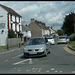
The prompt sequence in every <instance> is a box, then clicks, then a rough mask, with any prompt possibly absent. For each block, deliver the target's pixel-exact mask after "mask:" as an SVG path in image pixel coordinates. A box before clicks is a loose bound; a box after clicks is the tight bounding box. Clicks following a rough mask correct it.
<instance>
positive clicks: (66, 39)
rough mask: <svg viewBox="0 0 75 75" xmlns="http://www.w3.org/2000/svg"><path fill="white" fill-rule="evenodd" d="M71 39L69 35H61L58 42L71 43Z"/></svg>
mask: <svg viewBox="0 0 75 75" xmlns="http://www.w3.org/2000/svg"><path fill="white" fill-rule="evenodd" d="M69 42H70V39H69V37H68V36H59V37H58V40H57V44H59V43H69Z"/></svg>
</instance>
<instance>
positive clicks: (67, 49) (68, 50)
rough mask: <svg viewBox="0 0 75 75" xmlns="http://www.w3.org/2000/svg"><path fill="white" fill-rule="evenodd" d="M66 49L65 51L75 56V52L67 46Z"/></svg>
mask: <svg viewBox="0 0 75 75" xmlns="http://www.w3.org/2000/svg"><path fill="white" fill-rule="evenodd" d="M64 49H65V50H66V51H67V52H68V53H70V54H73V55H75V52H74V51H72V50H70V49H69V48H68V47H66V46H65V47H64Z"/></svg>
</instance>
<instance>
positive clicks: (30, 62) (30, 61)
mask: <svg viewBox="0 0 75 75" xmlns="http://www.w3.org/2000/svg"><path fill="white" fill-rule="evenodd" d="M25 61H29V64H32V59H26V60H23V61H19V62H16V63H13V65H17V64H21V63H23V62H25Z"/></svg>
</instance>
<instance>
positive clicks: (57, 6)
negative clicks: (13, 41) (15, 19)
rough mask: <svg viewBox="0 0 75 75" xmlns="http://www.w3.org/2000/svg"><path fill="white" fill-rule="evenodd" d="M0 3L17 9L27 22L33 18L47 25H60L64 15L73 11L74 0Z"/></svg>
mask: <svg viewBox="0 0 75 75" xmlns="http://www.w3.org/2000/svg"><path fill="white" fill-rule="evenodd" d="M0 4H4V5H6V6H9V7H11V8H12V9H14V10H15V11H17V12H18V13H19V14H20V15H21V16H22V18H23V21H24V20H26V22H25V23H27V24H29V22H30V19H31V18H34V19H36V20H38V21H42V22H45V23H46V24H47V25H48V26H49V25H50V26H51V25H53V24H55V25H59V27H60V26H61V25H62V24H63V20H64V17H65V15H66V14H69V13H70V12H75V1H0ZM56 29H57V28H56Z"/></svg>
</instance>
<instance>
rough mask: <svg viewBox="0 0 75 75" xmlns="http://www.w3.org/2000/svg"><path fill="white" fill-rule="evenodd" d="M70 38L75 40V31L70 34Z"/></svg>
mask: <svg viewBox="0 0 75 75" xmlns="http://www.w3.org/2000/svg"><path fill="white" fill-rule="evenodd" d="M70 40H71V41H75V33H73V34H71V35H70Z"/></svg>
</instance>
